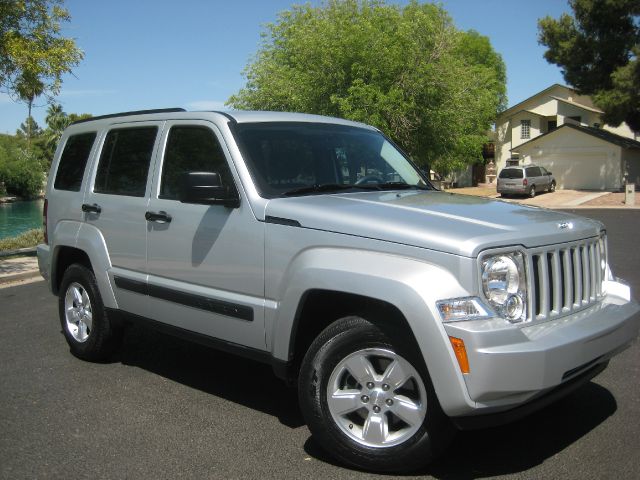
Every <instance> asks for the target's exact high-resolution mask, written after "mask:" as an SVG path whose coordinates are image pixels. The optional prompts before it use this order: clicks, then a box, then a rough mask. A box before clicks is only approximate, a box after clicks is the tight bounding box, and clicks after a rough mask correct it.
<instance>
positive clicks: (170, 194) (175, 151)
mask: <svg viewBox="0 0 640 480" xmlns="http://www.w3.org/2000/svg"><path fill="white" fill-rule="evenodd" d="M185 172H218V173H219V174H220V177H221V179H222V184H223V185H227V186H232V185H233V180H232V179H231V171H230V170H229V166H228V165H227V160H226V158H225V156H224V153H223V151H222V148H221V147H220V144H219V143H218V139H217V138H216V136H215V134H214V133H213V132H212V131H211V130H210V129H208V128H206V127H195V126H184V127H183V126H180V127H173V128H172V129H171V130H170V131H169V138H168V139H167V147H166V150H165V153H164V164H163V166H162V179H161V181H160V198H168V199H178V198H179V194H180V186H181V182H182V174H183V173H185Z"/></svg>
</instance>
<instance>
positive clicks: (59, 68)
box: [0, 0, 83, 137]
mask: <svg viewBox="0 0 640 480" xmlns="http://www.w3.org/2000/svg"><path fill="white" fill-rule="evenodd" d="M62 3H63V2H62V0H2V1H0V87H2V88H3V89H5V90H6V91H7V92H8V93H9V94H10V95H11V96H13V97H14V98H16V99H18V100H20V101H24V102H25V103H26V104H27V105H28V106H29V117H31V107H32V105H33V101H34V99H35V98H36V97H39V96H40V95H43V94H45V95H47V96H50V97H51V96H54V95H57V94H58V93H59V91H60V86H61V84H62V75H64V74H65V73H70V72H71V69H72V67H74V66H76V65H78V63H80V60H82V58H83V53H82V51H81V50H79V49H78V47H76V44H75V42H74V40H73V39H70V38H65V37H63V36H61V35H60V24H61V23H62V22H67V21H69V18H70V17H69V12H68V11H67V10H65V9H64V8H62V6H61V5H62ZM29 136H30V137H31V135H29Z"/></svg>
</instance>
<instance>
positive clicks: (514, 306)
mask: <svg viewBox="0 0 640 480" xmlns="http://www.w3.org/2000/svg"><path fill="white" fill-rule="evenodd" d="M526 285H527V282H526V278H525V270H524V259H523V257H522V254H521V253H520V252H510V253H502V254H498V255H493V256H490V257H486V258H484V259H483V260H482V291H483V292H484V296H485V298H486V299H487V300H488V302H489V305H490V306H491V307H493V308H494V310H495V311H496V312H497V313H498V315H500V316H501V317H503V318H506V319H507V320H509V321H510V322H512V323H516V322H522V321H524V320H525V319H526V317H527V287H526Z"/></svg>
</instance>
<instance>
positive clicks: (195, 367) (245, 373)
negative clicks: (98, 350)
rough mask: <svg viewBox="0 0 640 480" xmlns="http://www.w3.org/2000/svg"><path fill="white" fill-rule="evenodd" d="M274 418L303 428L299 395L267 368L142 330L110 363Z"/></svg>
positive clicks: (131, 334)
mask: <svg viewBox="0 0 640 480" xmlns="http://www.w3.org/2000/svg"><path fill="white" fill-rule="evenodd" d="M111 361H119V362H122V363H123V364H124V365H130V366H135V367H139V368H143V369H145V370H147V371H149V372H152V373H155V374H157V375H161V376H163V377H165V378H168V379H170V380H173V381H175V382H178V383H181V384H183V385H187V386H189V387H191V388H195V389H198V390H201V391H203V392H206V393H208V394H211V395H216V396H218V397H220V398H224V399H225V400H230V401H232V402H235V403H238V404H240V405H243V406H245V407H249V408H252V409H254V410H257V411H260V412H263V413H266V414H268V415H272V416H274V417H277V418H278V419H279V420H280V423H282V424H283V425H285V426H288V427H290V428H297V427H301V426H303V425H304V420H303V419H302V414H301V413H300V410H299V408H298V398H297V393H296V391H295V390H294V389H293V388H289V387H287V386H286V385H285V383H284V382H283V381H282V380H280V379H279V378H277V377H276V376H275V375H274V374H273V370H272V369H271V367H270V366H269V365H265V364H262V363H259V362H255V361H252V360H248V359H244V358H242V357H238V356H235V355H230V354H226V353H224V352H219V351H217V350H213V349H210V348H206V347H203V346H201V345H198V344H194V343H190V342H187V341H185V340H181V339H179V338H175V337H172V336H169V335H166V334H163V333H160V332H157V331H155V330H153V329H148V328H144V327H140V326H132V327H129V328H127V330H126V333H125V336H124V341H123V345H122V348H121V349H120V350H119V352H118V353H116V354H115V356H114V357H113V358H112V359H111Z"/></svg>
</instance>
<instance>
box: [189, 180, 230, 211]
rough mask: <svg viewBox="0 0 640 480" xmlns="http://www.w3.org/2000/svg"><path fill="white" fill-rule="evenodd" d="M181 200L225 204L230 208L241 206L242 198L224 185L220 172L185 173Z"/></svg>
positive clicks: (205, 203)
mask: <svg viewBox="0 0 640 480" xmlns="http://www.w3.org/2000/svg"><path fill="white" fill-rule="evenodd" d="M180 201H181V202H183V203H200V204H203V205H224V206H225V207H230V208H237V207H239V206H240V198H239V197H238V195H237V194H236V192H235V191H231V189H229V188H228V187H225V186H223V185H222V180H221V178H220V174H219V173H218V172H186V173H184V174H183V176H182V190H181V191H180Z"/></svg>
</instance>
